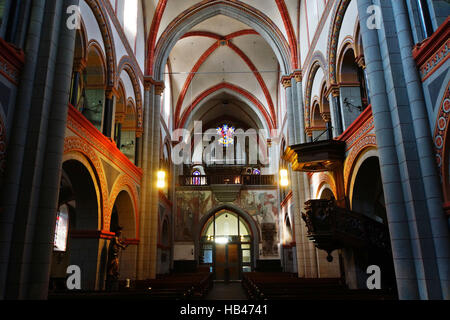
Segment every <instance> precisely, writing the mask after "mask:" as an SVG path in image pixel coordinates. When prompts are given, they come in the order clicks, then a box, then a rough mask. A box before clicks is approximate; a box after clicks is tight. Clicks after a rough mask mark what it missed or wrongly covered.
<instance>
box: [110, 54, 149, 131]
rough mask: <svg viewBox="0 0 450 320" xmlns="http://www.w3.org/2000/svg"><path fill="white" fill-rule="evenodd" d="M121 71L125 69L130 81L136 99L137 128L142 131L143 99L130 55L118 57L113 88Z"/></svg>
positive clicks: (118, 79) (117, 82)
mask: <svg viewBox="0 0 450 320" xmlns="http://www.w3.org/2000/svg"><path fill="white" fill-rule="evenodd" d="M122 71H125V72H126V73H127V74H128V76H129V77H130V80H131V83H132V84H133V90H134V96H135V99H136V115H137V129H138V131H141V132H142V131H143V117H144V115H143V102H142V101H143V100H142V91H141V86H140V84H139V78H138V76H137V71H136V68H135V67H134V64H133V62H132V60H131V59H130V57H128V56H125V57H122V59H120V62H119V65H118V67H117V74H116V83H115V86H114V87H115V88H117V87H118V84H119V81H120V75H121V74H122Z"/></svg>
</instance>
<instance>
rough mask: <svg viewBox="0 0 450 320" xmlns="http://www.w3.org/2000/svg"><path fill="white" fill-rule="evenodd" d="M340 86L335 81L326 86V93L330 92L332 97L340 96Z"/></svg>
mask: <svg viewBox="0 0 450 320" xmlns="http://www.w3.org/2000/svg"><path fill="white" fill-rule="evenodd" d="M339 89H340V86H339V85H338V84H336V83H333V84H332V85H330V87H329V88H328V90H327V92H326V95H327V96H329V95H330V94H331V95H333V97H334V98H336V97H339V96H340V90H339Z"/></svg>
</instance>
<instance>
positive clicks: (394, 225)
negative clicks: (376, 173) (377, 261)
mask: <svg viewBox="0 0 450 320" xmlns="http://www.w3.org/2000/svg"><path fill="white" fill-rule="evenodd" d="M372 4H373V3H372V1H371V0H358V12H359V16H360V21H361V23H360V26H361V36H362V41H363V45H364V56H365V60H366V69H367V77H368V83H369V87H370V90H369V91H370V95H371V101H372V111H373V118H374V123H375V133H376V136H377V145H378V152H379V154H380V169H381V175H382V181H383V189H384V195H385V203H386V211H387V216H388V223H389V231H390V238H391V247H392V253H393V262H394V267H395V271H396V279H397V290H398V294H399V298H400V299H418V298H419V297H420V295H419V285H418V280H417V275H416V262H418V260H417V258H418V257H417V254H414V252H413V249H412V246H411V231H412V230H411V226H410V223H409V221H410V220H411V219H412V217H411V216H410V215H409V214H408V211H407V208H406V206H405V198H404V195H403V185H402V177H401V174H400V169H399V165H398V163H399V158H398V152H397V148H396V139H395V132H394V129H393V120H392V118H391V106H390V101H389V100H388V95H387V88H386V82H385V72H384V69H385V68H386V66H385V65H384V63H385V62H386V57H383V56H382V51H381V48H380V42H381V41H380V40H379V38H378V37H379V35H378V31H377V30H375V29H369V28H368V26H367V24H366V23H364V22H365V21H368V19H369V18H370V16H369V14H368V13H367V8H368V7H369V6H371V5H372Z"/></svg>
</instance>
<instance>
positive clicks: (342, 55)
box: [336, 37, 359, 85]
mask: <svg viewBox="0 0 450 320" xmlns="http://www.w3.org/2000/svg"><path fill="white" fill-rule="evenodd" d="M350 51H351V52H353V58H354V60H352V61H347V60H348V55H351V53H350ZM356 57H357V55H356V51H355V43H354V41H353V39H352V38H350V37H348V38H347V39H345V40H344V42H343V43H342V45H341V48H340V49H339V54H338V59H337V62H336V73H337V74H336V81H337V84H338V85H341V84H342V83H345V82H348V79H343V68H344V67H345V66H346V67H348V66H349V65H353V67H355V70H353V72H354V76H355V77H356V79H354V82H359V80H358V79H357V77H358V76H357V75H358V64H357V63H356Z"/></svg>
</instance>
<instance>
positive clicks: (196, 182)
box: [192, 170, 202, 186]
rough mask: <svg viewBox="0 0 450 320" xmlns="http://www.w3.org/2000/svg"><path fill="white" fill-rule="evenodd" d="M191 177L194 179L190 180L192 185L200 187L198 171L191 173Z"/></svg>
mask: <svg viewBox="0 0 450 320" xmlns="http://www.w3.org/2000/svg"><path fill="white" fill-rule="evenodd" d="M192 175H193V176H194V177H193V178H192V184H193V185H195V186H199V185H201V183H202V181H201V178H200V176H201V173H200V171H198V170H195V171H194V172H193V173H192Z"/></svg>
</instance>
